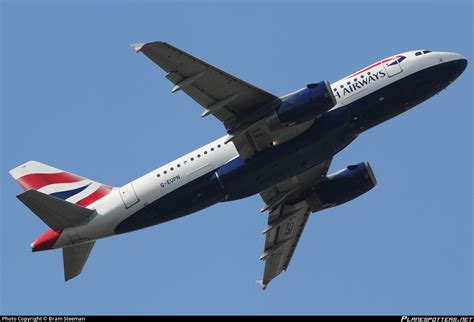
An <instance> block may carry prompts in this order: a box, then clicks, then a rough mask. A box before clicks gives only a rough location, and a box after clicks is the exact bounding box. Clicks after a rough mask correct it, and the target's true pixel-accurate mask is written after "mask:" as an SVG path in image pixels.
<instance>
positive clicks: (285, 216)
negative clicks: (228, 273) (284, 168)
mask: <svg viewBox="0 0 474 322" xmlns="http://www.w3.org/2000/svg"><path fill="white" fill-rule="evenodd" d="M330 164H331V160H327V161H325V162H323V163H321V164H320V165H318V166H316V167H313V168H311V169H309V170H307V171H305V172H303V173H301V174H299V175H297V176H294V177H292V178H289V179H287V180H284V181H282V182H280V183H279V184H277V185H274V186H272V187H270V188H268V189H267V190H265V191H262V192H261V193H260V196H261V197H262V199H263V201H264V202H265V206H264V208H263V210H269V214H268V224H267V227H266V228H265V229H264V231H263V234H265V246H264V252H263V254H262V256H261V259H262V260H264V261H265V268H264V272H263V280H262V281H261V285H262V288H263V289H265V288H266V287H267V285H268V283H269V282H270V281H271V280H272V279H274V278H275V277H276V276H278V275H279V274H280V273H281V272H282V271H285V270H287V269H288V266H289V265H290V261H291V258H292V257H293V254H294V252H295V250H296V247H297V246H298V242H299V240H300V238H301V235H302V234H303V230H304V227H305V226H306V223H307V222H308V218H309V215H310V213H311V212H310V208H309V205H308V202H307V201H306V200H305V199H302V196H301V195H302V194H303V193H304V192H305V191H306V190H307V189H308V188H309V187H311V186H312V185H314V184H316V183H317V182H318V181H319V180H322V179H324V177H325V176H326V174H327V171H328V169H329V165H330Z"/></svg>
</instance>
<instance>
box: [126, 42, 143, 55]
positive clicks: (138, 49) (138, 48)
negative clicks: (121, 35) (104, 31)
mask: <svg viewBox="0 0 474 322" xmlns="http://www.w3.org/2000/svg"><path fill="white" fill-rule="evenodd" d="M144 45H145V44H130V45H129V46H130V47H132V48H133V49H135V52H136V53H137V54H139V53H140V52H141V51H142V47H143V46H144Z"/></svg>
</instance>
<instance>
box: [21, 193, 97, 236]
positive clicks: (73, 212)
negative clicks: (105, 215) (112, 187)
mask: <svg viewBox="0 0 474 322" xmlns="http://www.w3.org/2000/svg"><path fill="white" fill-rule="evenodd" d="M17 198H18V199H20V201H21V202H23V203H24V204H25V205H26V206H27V207H28V208H30V210H31V211H33V212H34V213H35V214H36V215H37V216H38V217H39V218H40V219H41V220H42V221H44V223H45V224H46V225H48V226H49V227H50V228H51V229H53V230H54V231H58V230H59V229H62V228H67V227H72V226H77V225H79V224H81V223H82V222H84V221H85V220H87V219H89V218H90V216H91V215H92V214H94V212H95V210H92V209H88V208H84V207H81V206H78V205H75V204H72V203H70V202H67V201H64V200H62V199H59V198H56V197H53V196H51V195H47V194H45V193H42V192H39V191H37V190H28V191H25V192H23V193H22V194H20V195H18V196H17Z"/></svg>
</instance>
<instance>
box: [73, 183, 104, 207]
mask: <svg viewBox="0 0 474 322" xmlns="http://www.w3.org/2000/svg"><path fill="white" fill-rule="evenodd" d="M111 190H112V187H109V186H106V185H101V186H100V187H99V189H97V190H96V191H94V192H93V193H92V194H90V195H88V196H87V197H85V198H82V199H81V200H79V201H78V202H76V205H79V206H82V207H87V206H89V205H90V204H91V203H93V202H96V201H97V200H99V199H100V198H103V197H105V196H106V195H108V194H109V193H110V191H111Z"/></svg>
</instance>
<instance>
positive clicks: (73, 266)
mask: <svg viewBox="0 0 474 322" xmlns="http://www.w3.org/2000/svg"><path fill="white" fill-rule="evenodd" d="M94 244H95V241H91V242H88V243H84V244H80V245H76V246H72V247H66V248H63V262H64V280H65V281H68V280H70V279H71V278H74V277H76V276H77V275H79V274H81V272H82V268H83V267H84V265H85V264H86V261H87V258H89V254H90V253H91V251H92V247H94Z"/></svg>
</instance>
